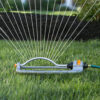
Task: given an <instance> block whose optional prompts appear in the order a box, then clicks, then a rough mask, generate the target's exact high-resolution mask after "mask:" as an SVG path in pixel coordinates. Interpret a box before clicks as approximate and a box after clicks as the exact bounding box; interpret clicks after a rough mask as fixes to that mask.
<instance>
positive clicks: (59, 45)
mask: <svg viewBox="0 0 100 100" xmlns="http://www.w3.org/2000/svg"><path fill="white" fill-rule="evenodd" d="M96 2H97V0H96V1H95V2H94V4H93V5H92V6H91V7H90V9H89V10H88V12H87V13H86V14H85V16H84V17H83V18H82V20H81V22H80V23H79V24H78V26H77V27H76V29H75V30H74V31H73V33H72V34H71V36H72V35H73V34H74V33H75V31H76V30H77V28H78V27H79V26H80V24H81V23H82V22H83V20H84V19H85V18H86V16H87V14H88V13H89V11H91V9H92V8H93V7H94V5H95V4H96ZM71 36H70V37H69V39H70V38H71ZM69 39H68V40H67V42H65V44H64V46H65V45H66V44H67V43H68V41H69ZM60 46H61V45H59V48H60ZM62 49H63V48H61V50H62ZM61 50H60V51H59V52H61ZM58 54H59V53H58ZM58 54H57V55H58ZM55 55H56V54H55ZM55 55H54V56H55ZM57 55H56V57H57Z"/></svg>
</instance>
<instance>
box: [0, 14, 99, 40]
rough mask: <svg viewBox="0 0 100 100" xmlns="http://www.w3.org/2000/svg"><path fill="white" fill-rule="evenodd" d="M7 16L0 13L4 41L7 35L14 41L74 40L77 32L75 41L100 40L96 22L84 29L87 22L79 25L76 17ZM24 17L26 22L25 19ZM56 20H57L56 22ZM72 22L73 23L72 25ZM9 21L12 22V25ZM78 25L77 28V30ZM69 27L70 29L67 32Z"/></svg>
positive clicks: (0, 37) (0, 32)
mask: <svg viewBox="0 0 100 100" xmlns="http://www.w3.org/2000/svg"><path fill="white" fill-rule="evenodd" d="M7 14H8V15H7ZM7 14H6V13H0V27H1V28H2V29H3V30H4V31H5V33H6V35H4V33H3V32H2V31H0V34H1V35H3V37H5V38H6V39H8V38H7V35H8V36H9V38H10V39H12V40H14V37H15V39H17V40H19V39H21V40H27V39H35V40H42V39H44V38H45V39H46V40H47V39H48V40H54V39H55V40H58V39H60V40H66V39H68V38H69V37H71V38H70V39H74V38H75V36H76V35H78V33H79V32H80V35H79V36H78V37H77V38H76V40H88V39H95V38H98V39H100V22H96V21H95V22H90V23H89V24H88V25H87V26H86V27H85V28H84V26H85V25H86V24H87V22H86V21H83V22H82V23H81V24H80V25H79V23H80V22H81V21H80V20H78V19H77V18H76V16H71V17H70V18H69V16H58V17H57V16H50V15H48V16H47V17H46V15H41V16H40V15H34V14H32V17H31V14H18V13H13V14H12V13H7ZM13 15H14V17H13ZM8 16H9V18H8ZM25 16H26V19H27V20H26V19H25ZM31 18H32V20H31ZM57 18H58V20H56V19H57ZM75 18H76V20H75ZM9 19H10V20H9ZM15 19H16V20H15ZM62 19H63V20H62ZM21 20H22V21H21ZM74 20H75V22H74V24H73V21H74ZM10 21H11V22H12V24H11V22H10ZM32 21H33V24H32ZM27 22H28V25H27ZM46 22H47V24H46ZM67 22H68V23H67ZM5 23H6V24H5ZM17 24H18V25H17ZM72 24H73V25H72ZM7 25H8V27H7ZM78 25H79V27H78V28H77V26H78ZM71 26H72V27H71ZM70 27H71V29H70V30H69V28H70ZM14 28H15V30H14ZM76 28H77V29H76ZM82 28H84V30H82ZM75 29H76V30H75ZM74 30H75V31H74ZM81 30H82V31H81ZM73 33H74V34H73ZM1 35H0V39H3V37H2V36H1Z"/></svg>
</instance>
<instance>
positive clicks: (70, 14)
mask: <svg viewBox="0 0 100 100" xmlns="http://www.w3.org/2000/svg"><path fill="white" fill-rule="evenodd" d="M10 12H14V13H27V14H30V13H33V14H42V15H47V14H48V15H65V16H75V15H77V14H78V12H77V11H54V12H53V11H48V12H47V11H41V12H40V11H36V12H35V11H10Z"/></svg>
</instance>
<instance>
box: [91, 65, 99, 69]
mask: <svg viewBox="0 0 100 100" xmlns="http://www.w3.org/2000/svg"><path fill="white" fill-rule="evenodd" d="M91 67H92V68H100V66H97V65H91Z"/></svg>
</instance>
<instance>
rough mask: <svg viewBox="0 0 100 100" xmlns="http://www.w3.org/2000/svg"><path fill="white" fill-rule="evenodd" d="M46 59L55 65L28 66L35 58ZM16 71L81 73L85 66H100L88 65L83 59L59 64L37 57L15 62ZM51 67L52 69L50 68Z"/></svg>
mask: <svg viewBox="0 0 100 100" xmlns="http://www.w3.org/2000/svg"><path fill="white" fill-rule="evenodd" d="M38 59H42V60H46V61H49V62H51V63H52V64H53V65H54V66H26V64H28V63H29V62H31V61H34V60H38ZM15 67H16V72H18V73H34V74H66V73H80V72H82V71H83V70H84V69H85V68H88V67H92V68H100V66H95V65H88V64H86V63H83V61H81V60H77V61H73V62H71V63H69V64H57V63H55V62H54V61H52V60H51V59H48V58H45V57H36V58H32V59H30V60H28V61H26V62H25V63H23V64H20V63H17V64H15ZM50 69H51V70H50Z"/></svg>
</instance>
